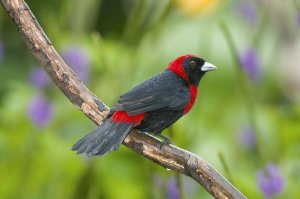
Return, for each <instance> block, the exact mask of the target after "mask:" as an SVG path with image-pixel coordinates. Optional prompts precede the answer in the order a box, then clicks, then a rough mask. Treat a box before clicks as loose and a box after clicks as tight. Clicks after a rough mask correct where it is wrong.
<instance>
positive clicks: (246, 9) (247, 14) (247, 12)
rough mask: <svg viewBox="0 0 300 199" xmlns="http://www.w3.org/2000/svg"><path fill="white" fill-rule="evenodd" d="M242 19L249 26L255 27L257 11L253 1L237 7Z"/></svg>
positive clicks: (244, 2)
mask: <svg viewBox="0 0 300 199" xmlns="http://www.w3.org/2000/svg"><path fill="white" fill-rule="evenodd" d="M239 10H240V13H241V15H242V17H243V18H244V19H245V21H246V22H248V23H249V24H250V25H255V24H256V22H257V10H256V8H255V4H254V2H253V1H243V2H242V3H241V4H240V6H239Z"/></svg>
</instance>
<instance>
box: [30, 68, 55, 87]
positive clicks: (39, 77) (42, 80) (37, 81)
mask: <svg viewBox="0 0 300 199" xmlns="http://www.w3.org/2000/svg"><path fill="white" fill-rule="evenodd" d="M29 79H30V82H31V83H32V84H33V85H34V86H36V87H37V88H40V89H42V88H45V87H47V86H48V85H49V82H50V78H49V76H48V75H47V74H46V72H45V71H44V70H43V69H41V68H37V69H34V70H32V71H31V73H30V75H29Z"/></svg>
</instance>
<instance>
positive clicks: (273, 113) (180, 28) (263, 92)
mask: <svg viewBox="0 0 300 199" xmlns="http://www.w3.org/2000/svg"><path fill="white" fill-rule="evenodd" d="M27 2H28V4H29V6H30V7H31V9H32V11H33V13H34V14H35V15H36V18H37V19H38V21H39V22H40V24H41V26H42V27H43V28H44V30H45V32H46V34H47V35H48V36H49V38H50V39H51V41H52V42H53V44H54V46H55V47H56V48H57V50H58V51H59V53H60V54H61V56H62V57H63V58H64V60H65V61H66V62H67V63H68V64H69V65H70V66H71V67H72V68H73V70H74V71H75V72H76V73H77V74H78V75H79V77H80V78H81V79H82V80H83V81H84V82H85V83H86V85H87V86H88V87H89V88H90V90H92V91H93V92H94V93H95V94H96V95H97V96H99V98H100V99H101V100H103V101H104V102H105V103H106V104H107V105H109V106H112V105H113V104H114V103H115V102H116V100H117V99H118V97H119V96H120V95H121V94H122V93H123V92H125V91H127V90H129V89H130V88H132V87H133V86H134V85H136V84H138V83H140V82H142V81H143V80H145V79H146V78H148V77H150V76H152V75H154V74H156V73H158V72H160V71H162V70H163V69H164V68H165V67H166V66H167V64H168V63H169V62H170V61H172V60H173V59H175V58H176V57H178V56H180V55H183V54H188V53H191V54H196V55H199V56H201V57H203V58H204V59H206V60H208V61H209V62H211V63H213V64H215V65H217V66H218V70H217V71H214V72H211V73H209V74H207V75H206V76H205V78H204V79H203V80H202V82H201V85H200V89H199V91H200V92H199V96H198V102H197V103H196V105H195V107H194V109H193V110H192V111H191V112H190V114H189V115H188V116H185V117H184V118H182V119H180V120H179V121H178V122H177V123H176V124H175V125H173V126H172V128H171V129H169V130H166V131H165V132H164V133H165V135H168V136H169V137H171V138H172V140H173V142H174V143H175V144H176V145H178V146H180V147H182V148H184V149H187V150H189V151H192V152H194V153H196V154H199V155H200V156H202V157H203V158H204V159H206V160H207V161H208V162H209V163H210V164H212V165H213V166H214V167H215V168H217V169H218V170H219V171H220V172H221V173H222V174H223V175H224V176H225V177H226V178H228V179H229V180H230V181H231V182H232V183H233V184H234V185H235V186H236V187H237V188H238V189H239V190H241V192H243V193H244V194H245V195H246V196H247V197H249V198H300V189H299V187H300V158H299V157H300V37H299V35H300V1H299V0H295V1H293V0H289V1H280V0H225V1H224V0H161V1H155V0H113V1H111V0H102V1H99V0H85V1H80V0H63V1H62V0H43V1H38V0H28V1H27ZM0 79H1V84H0V198H3V199H5V198H9V199H10V198H18V199H19V198H21V199H29V198H30V199H47V198H49V199H50V198H51V199H52V198H56V199H66V198H88V199H127V198H131V199H135V198H137V199H140V198H149V199H150V198H151V199H152V198H158V199H160V198H168V199H179V198H182V199H196V198H211V196H210V195H209V194H208V193H206V192H205V191H204V189H203V188H202V187H201V186H200V185H199V184H197V183H196V182H194V181H193V180H191V179H189V178H187V177H184V176H181V175H178V174H176V173H174V172H173V171H167V170H165V169H163V168H161V167H159V166H158V165H156V164H154V163H152V162H150V161H148V160H146V159H145V158H143V157H140V156H139V155H137V154H135V153H134V152H132V151H130V150H129V149H127V148H126V147H124V146H121V147H120V149H119V150H118V151H116V152H113V153H110V154H107V155H105V156H103V157H100V158H99V157H98V158H93V159H87V158H85V157H83V156H78V155H76V154H75V153H74V152H72V151H71V150H70V148H71V146H72V144H73V143H75V142H76V141H77V140H78V139H79V138H81V137H82V136H84V135H85V134H86V133H88V132H89V131H91V130H92V129H93V128H95V125H94V124H93V123H92V122H91V121H90V120H88V119H87V118H86V117H85V116H84V115H83V114H82V113H81V112H80V111H78V110H77V109H76V107H74V106H73V105H72V104H71V103H70V102H69V101H68V100H67V98H66V97H65V96H64V95H63V94H62V93H61V92H60V91H59V90H58V89H57V88H56V87H55V85H54V84H53V83H52V82H51V81H50V80H49V79H48V77H47V75H46V74H45V73H44V72H43V70H42V69H41V67H40V66H39V63H38V62H37V60H36V59H35V58H34V57H33V56H32V55H31V53H30V52H29V50H28V48H27V47H26V46H25V44H24V41H23V40H22V39H21V38H20V35H19V34H18V33H17V31H16V29H15V27H14V26H13V25H12V23H11V21H10V20H9V17H8V16H7V13H6V12H5V11H4V9H2V8H1V9H0Z"/></svg>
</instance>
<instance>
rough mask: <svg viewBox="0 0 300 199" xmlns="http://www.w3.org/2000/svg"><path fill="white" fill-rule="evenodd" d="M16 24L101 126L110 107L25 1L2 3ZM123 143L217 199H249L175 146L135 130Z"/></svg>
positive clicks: (57, 78)
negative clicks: (83, 78)
mask: <svg viewBox="0 0 300 199" xmlns="http://www.w3.org/2000/svg"><path fill="white" fill-rule="evenodd" d="M1 4H2V6H3V8H4V9H5V10H6V11H7V13H8V15H9V16H10V18H11V20H12V22H13V24H14V25H15V26H16V28H17V30H18V32H19V33H20V34H21V36H22V37H23V39H24V41H25V43H26V44H27V46H28V48H29V50H30V51H31V52H32V53H33V55H34V56H35V57H36V58H37V59H38V60H39V61H40V63H41V65H42V67H43V68H44V69H45V71H46V72H47V73H48V75H49V76H50V78H51V79H52V80H53V82H54V83H55V84H56V86H57V87H58V88H59V89H60V90H61V91H62V92H63V93H64V94H65V95H66V96H67V97H68V98H69V100H70V101H71V102H72V103H73V104H74V105H75V106H77V107H78V108H79V110H80V111H82V112H83V113H84V114H85V115H86V116H87V117H88V118H90V119H91V120H92V121H93V122H95V123H96V124H98V125H99V124H101V122H102V121H103V119H104V118H105V116H106V115H107V113H108V111H109V108H108V107H107V106H106V105H105V104H104V103H103V102H102V101H101V100H99V99H98V98H97V97H96V96H95V95H94V94H93V93H92V92H91V91H89V90H88V88H87V87H86V86H85V85H84V84H83V83H82V82H81V81H80V79H79V78H78V77H77V76H76V74H75V73H74V72H73V71H72V70H71V69H70V67H69V66H68V65H67V64H66V63H65V62H64V61H63V60H62V58H61V57H60V56H59V54H58V53H57V51H56V50H55V48H54V47H53V45H52V44H51V42H50V40H49V39H48V37H47V36H46V34H45V33H44V31H43V29H42V28H41V27H40V25H39V24H38V22H37V20H36V18H35V17H34V15H33V14H32V12H31V10H30V8H29V7H28V5H27V4H26V3H25V2H24V0H1ZM123 144H124V145H125V146H127V147H128V148H130V149H132V150H133V151H135V152H136V153H138V154H140V155H142V156H144V157H146V158H148V159H150V160H151V161H153V162H155V163H157V164H159V165H161V166H163V167H165V168H167V169H171V170H173V171H176V172H180V173H182V174H185V175H187V176H190V177H191V178H193V179H194V180H196V181H197V182H198V183H200V184H201V185H202V186H203V187H204V188H205V190H206V191H207V192H208V193H210V194H211V195H212V196H213V197H215V198H220V199H225V198H228V199H244V198H246V197H245V196H244V195H243V194H242V193H241V192H240V191H238V190H237V189H236V188H235V187H234V186H233V185H232V184H231V183H230V182H228V181H227V180H226V179H225V178H224V177H223V176H222V175H221V174H220V173H218V172H217V170H216V169H214V168H213V167H212V166H211V165H209V164H208V163H207V162H206V161H205V160H203V159H202V158H201V157H199V156H197V155H195V154H193V153H190V152H188V151H185V150H183V149H180V148H178V147H176V146H174V145H164V146H163V147H161V148H160V146H161V141H160V140H158V139H157V138H155V137H153V136H151V135H148V134H146V133H140V132H138V131H136V130H132V131H131V132H130V134H129V135H128V136H127V137H126V139H125V140H124V142H123Z"/></svg>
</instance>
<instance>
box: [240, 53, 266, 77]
mask: <svg viewBox="0 0 300 199" xmlns="http://www.w3.org/2000/svg"><path fill="white" fill-rule="evenodd" d="M239 59H240V60H239V61H240V64H241V66H242V68H243V69H244V71H245V72H246V73H247V75H248V76H249V78H250V79H252V80H254V81H255V80H257V79H258V78H259V76H260V73H261V71H260V70H261V66H260V65H261V64H260V59H259V57H258V55H257V53H256V51H255V49H253V48H249V49H248V50H247V51H245V52H244V53H242V54H241V55H240V57H239Z"/></svg>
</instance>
